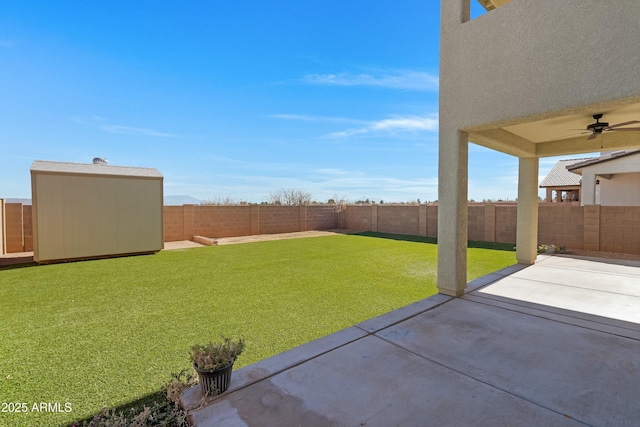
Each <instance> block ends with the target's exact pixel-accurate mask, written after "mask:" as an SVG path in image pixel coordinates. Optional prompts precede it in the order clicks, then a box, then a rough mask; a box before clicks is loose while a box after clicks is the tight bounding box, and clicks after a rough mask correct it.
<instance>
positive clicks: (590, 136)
mask: <svg viewBox="0 0 640 427" xmlns="http://www.w3.org/2000/svg"><path fill="white" fill-rule="evenodd" d="M597 136H598V134H597V133H595V132H594V133H592V134H591V135H589V138H587V141H589V140H591V139H596V137H597Z"/></svg>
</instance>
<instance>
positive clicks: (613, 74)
mask: <svg viewBox="0 0 640 427" xmlns="http://www.w3.org/2000/svg"><path fill="white" fill-rule="evenodd" d="M470 1H471V0H442V1H441V2H440V5H441V13H440V92H439V95H440V96H439V133H438V134H439V154H438V155H439V167H438V202H439V206H438V247H439V248H438V253H439V256H438V291H439V292H440V293H443V294H446V295H452V296H462V295H463V294H464V290H465V288H466V286H467V233H468V219H467V199H468V194H467V186H468V160H469V159H468V156H469V142H474V143H476V144H479V145H482V146H484V147H487V148H490V149H493V150H497V151H500V152H502V153H506V154H509V155H512V156H515V157H517V158H518V161H519V171H518V214H517V231H516V233H517V235H516V258H517V260H518V262H519V263H523V264H533V263H534V262H535V261H536V257H537V237H538V235H537V233H538V179H539V178H538V164H539V160H538V159H539V158H541V157H552V156H566V155H573V154H579V153H590V152H596V151H614V150H624V149H637V148H638V147H639V146H640V133H639V132H617V130H622V128H624V127H627V125H629V124H631V123H635V121H640V79H639V78H638V75H637V72H634V71H633V70H640V43H638V40H640V25H638V22H640V7H638V1H637V0H618V1H616V2H603V1H599V0H562V1H558V0H536V1H527V0H514V1H507V0H480V1H479V2H480V4H482V5H483V6H484V7H485V9H487V10H488V13H485V14H483V15H481V16H479V17H477V18H475V19H471V15H470ZM613 3H615V5H614V4H613ZM599 114H602V116H598V118H597V119H596V117H594V115H596V116H597V115H599ZM598 119H601V120H602V121H601V122H598ZM602 123H610V124H611V127H609V125H606V126H605V125H603V124H602ZM624 130H630V129H624ZM605 164H606V163H603V164H602V165H605ZM594 166H601V165H594ZM576 170H577V169H576ZM585 171H587V169H586V168H584V169H582V173H583V184H585V183H586V181H587V175H585ZM574 172H575V171H574ZM587 172H589V171H587ZM594 173H595V172H594ZM588 176H589V177H591V176H592V175H591V172H589V175H588ZM589 179H591V178H589ZM601 182H602V180H601ZM593 185H595V175H594V184H593ZM586 196H587V195H586V192H583V194H582V197H581V198H582V199H583V201H584V203H585V204H587V203H589V202H588V201H587V200H586Z"/></svg>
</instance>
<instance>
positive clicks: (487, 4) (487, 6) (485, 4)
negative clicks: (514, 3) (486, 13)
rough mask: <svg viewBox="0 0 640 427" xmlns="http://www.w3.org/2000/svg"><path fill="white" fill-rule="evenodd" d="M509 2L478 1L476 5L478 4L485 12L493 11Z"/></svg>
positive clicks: (494, 0) (505, 0)
mask: <svg viewBox="0 0 640 427" xmlns="http://www.w3.org/2000/svg"><path fill="white" fill-rule="evenodd" d="M510 1H511V0H478V3H480V4H481V5H482V7H484V8H485V9H486V10H493V9H495V8H497V7H500V6H503V5H505V4H507V3H509V2H510Z"/></svg>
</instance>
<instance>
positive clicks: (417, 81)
mask: <svg viewBox="0 0 640 427" xmlns="http://www.w3.org/2000/svg"><path fill="white" fill-rule="evenodd" d="M301 80H302V81H303V82H305V83H308V84H314V85H331V86H374V87H383V88H390V89H405V90H406V89H409V90H425V91H427V90H428V91H437V90H438V84H439V79H438V76H434V75H432V74H429V73H425V72H421V71H411V70H397V71H386V72H380V73H378V74H377V75H374V74H364V73H362V74H352V73H348V72H344V73H338V74H308V75H306V76H304V77H303V78H302V79H301Z"/></svg>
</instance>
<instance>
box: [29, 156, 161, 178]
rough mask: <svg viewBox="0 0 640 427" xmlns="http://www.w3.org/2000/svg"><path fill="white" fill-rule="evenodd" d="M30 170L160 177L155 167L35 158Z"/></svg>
mask: <svg viewBox="0 0 640 427" xmlns="http://www.w3.org/2000/svg"><path fill="white" fill-rule="evenodd" d="M31 171H32V172H45V173H64V174H79V175H102V176H105V175H108V176H129V177H139V178H162V174H161V173H160V172H159V171H158V170H157V169H155V168H138V167H130V166H110V165H105V164H92V163H70V162H49V161H43V160H35V161H34V162H33V164H32V165H31Z"/></svg>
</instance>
